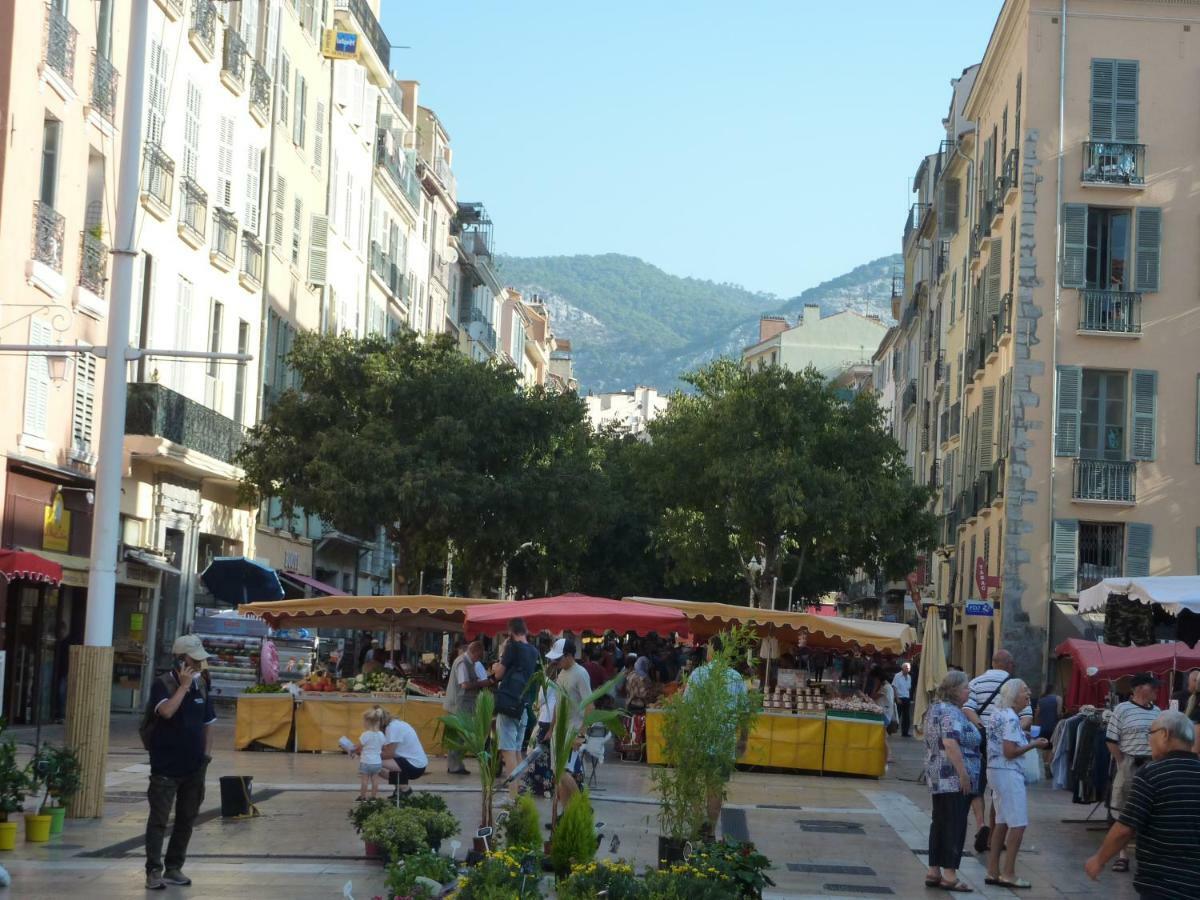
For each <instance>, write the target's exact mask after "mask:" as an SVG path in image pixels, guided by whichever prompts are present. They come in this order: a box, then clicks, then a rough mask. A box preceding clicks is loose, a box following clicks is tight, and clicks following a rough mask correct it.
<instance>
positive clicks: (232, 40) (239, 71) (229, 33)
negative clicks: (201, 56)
mask: <svg viewBox="0 0 1200 900" xmlns="http://www.w3.org/2000/svg"><path fill="white" fill-rule="evenodd" d="M221 77H222V78H223V79H224V80H225V81H226V82H227V83H228V84H230V85H232V86H233V87H234V88H235V89H236V90H238V91H240V90H241V89H242V86H243V85H244V84H245V83H246V42H245V41H243V40H242V36H241V35H240V34H238V32H237V29H236V28H226V29H225V48H224V50H223V52H222V53H221Z"/></svg>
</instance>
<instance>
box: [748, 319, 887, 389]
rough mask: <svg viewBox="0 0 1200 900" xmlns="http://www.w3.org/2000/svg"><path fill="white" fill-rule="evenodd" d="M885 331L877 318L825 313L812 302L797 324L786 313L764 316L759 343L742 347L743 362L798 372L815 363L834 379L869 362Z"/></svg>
mask: <svg viewBox="0 0 1200 900" xmlns="http://www.w3.org/2000/svg"><path fill="white" fill-rule="evenodd" d="M886 333H887V326H886V325H884V324H883V323H882V322H880V321H879V319H877V318H874V317H871V316H864V315H862V314H860V313H856V312H849V311H846V312H840V313H834V314H833V315H829V316H822V315H821V308H820V307H819V306H816V305H812V304H810V305H806V306H805V307H804V313H803V315H801V316H800V318H799V319H798V320H797V322H796V324H794V325H790V324H789V323H788V321H787V319H785V318H784V317H783V316H763V317H762V319H760V320H759V323H758V343H756V344H753V345H751V346H749V347H746V348H745V349H744V350H742V362H743V363H744V364H745V365H747V366H756V367H759V368H761V367H762V366H768V365H778V366H783V367H784V368H786V369H790V370H792V371H795V372H800V371H802V370H804V369H806V368H808V367H809V366H812V367H813V368H815V369H816V370H817V371H818V372H820V373H821V375H822V377H824V378H833V377H834V376H835V375H837V374H838V373H840V372H841V371H843V370H844V369H846V368H847V367H849V366H853V365H855V364H857V363H863V362H869V361H870V359H871V355H872V354H873V353H874V352H875V348H876V347H878V346H879V342H880V341H881V340H882V339H883V336H884V335H885V334H886Z"/></svg>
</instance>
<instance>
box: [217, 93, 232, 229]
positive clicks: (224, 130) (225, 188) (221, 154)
mask: <svg viewBox="0 0 1200 900" xmlns="http://www.w3.org/2000/svg"><path fill="white" fill-rule="evenodd" d="M217 137H218V142H217V203H216V205H217V206H220V207H222V208H223V209H229V210H232V209H233V143H234V137H233V118H232V117H231V116H221V119H220V129H219V131H218V133H217Z"/></svg>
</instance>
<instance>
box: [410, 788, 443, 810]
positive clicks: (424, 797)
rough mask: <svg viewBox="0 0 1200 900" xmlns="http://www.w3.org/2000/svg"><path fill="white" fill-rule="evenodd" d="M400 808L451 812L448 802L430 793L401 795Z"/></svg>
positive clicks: (412, 792) (415, 792)
mask: <svg viewBox="0 0 1200 900" xmlns="http://www.w3.org/2000/svg"><path fill="white" fill-rule="evenodd" d="M400 806H401V807H402V808H403V807H406V806H407V807H409V808H410V809H427V810H429V811H430V812H443V813H444V812H450V807H448V806H447V805H446V801H445V800H444V799H442V797H441V796H440V795H438V794H431V793H429V791H411V792H409V793H407V794H401V795H400Z"/></svg>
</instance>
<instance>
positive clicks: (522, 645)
mask: <svg viewBox="0 0 1200 900" xmlns="http://www.w3.org/2000/svg"><path fill="white" fill-rule="evenodd" d="M508 634H509V638H508V644H507V645H506V646H505V647H504V654H503V655H502V656H501V657H500V661H499V662H498V663H496V664H495V666H494V668H493V672H492V675H493V677H494V678H496V679H497V680H498V681H499V687H497V689H496V743H497V748H498V749H499V750H500V755H501V757H502V758H503V760H504V771H506V772H509V773H511V772H514V771H516V768H517V763H519V762H520V761H521V750H522V749H523V746H522V745H523V743H524V740H525V725H526V721H527V716H528V712H527V710H526V699H527V698H526V696H525V694H526V690H527V689H528V687H529V679H530V678H532V677H533V673H534V672H536V671H537V669H538V666H540V665H541V657H540V656H539V655H538V652H537V649H536V648H534V647H533V646H532V645H531V644H530V643H529V630H528V629H527V628H526V627H525V620H524V619H513V620H512V621H511V622H509V623H508ZM517 787H518V785H517V782H516V781H515V780H514V781H513V783H512V793H513V796H514V797H515V796H516V792H517Z"/></svg>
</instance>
